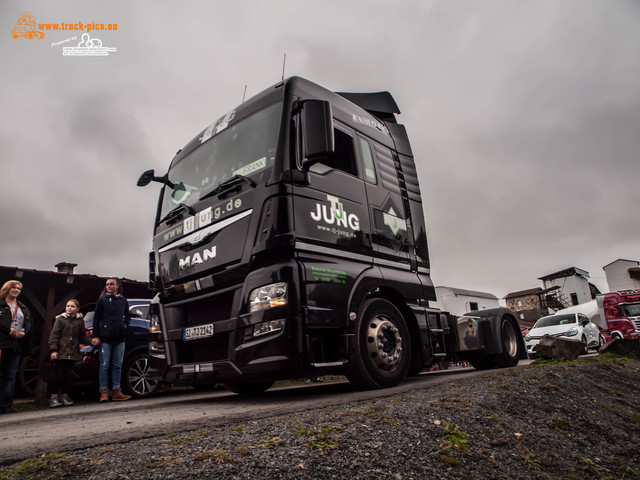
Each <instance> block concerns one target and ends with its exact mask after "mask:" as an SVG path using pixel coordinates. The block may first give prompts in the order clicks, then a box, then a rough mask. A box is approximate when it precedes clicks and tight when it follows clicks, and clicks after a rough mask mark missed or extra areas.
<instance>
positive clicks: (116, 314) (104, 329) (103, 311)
mask: <svg viewBox="0 0 640 480" xmlns="http://www.w3.org/2000/svg"><path fill="white" fill-rule="evenodd" d="M129 322H131V312H129V302H127V299H126V298H124V297H123V296H122V295H109V294H106V295H104V296H102V297H100V298H99V299H98V303H96V310H95V312H94V313H93V336H94V337H98V338H99V339H100V341H101V342H105V343H113V344H116V343H121V342H124V337H125V330H126V328H127V327H128V326H129Z"/></svg>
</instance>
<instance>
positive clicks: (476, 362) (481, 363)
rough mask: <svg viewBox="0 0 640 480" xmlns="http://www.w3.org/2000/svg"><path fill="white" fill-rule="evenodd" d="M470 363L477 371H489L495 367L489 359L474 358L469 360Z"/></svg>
mask: <svg viewBox="0 0 640 480" xmlns="http://www.w3.org/2000/svg"><path fill="white" fill-rule="evenodd" d="M469 363H470V364H471V366H472V367H473V368H475V369H476V370H489V369H490V368H493V367H494V365H493V363H492V362H491V359H490V358H488V357H474V358H470V359H469Z"/></svg>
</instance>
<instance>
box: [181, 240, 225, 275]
mask: <svg viewBox="0 0 640 480" xmlns="http://www.w3.org/2000/svg"><path fill="white" fill-rule="evenodd" d="M214 258H216V246H215V245H214V246H213V247H211V248H205V249H204V250H203V251H202V253H200V252H196V253H194V254H193V255H189V256H188V257H185V258H181V259H180V260H179V267H180V270H186V269H187V268H190V267H192V266H194V265H198V264H201V263H204V262H207V261H209V260H213V259H214Z"/></svg>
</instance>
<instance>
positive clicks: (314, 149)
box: [302, 100, 335, 168]
mask: <svg viewBox="0 0 640 480" xmlns="http://www.w3.org/2000/svg"><path fill="white" fill-rule="evenodd" d="M302 142H303V146H304V158H303V160H302V165H303V167H304V168H308V167H310V166H311V165H313V164H314V163H317V162H319V161H320V160H321V159H322V158H326V157H328V156H329V155H332V154H333V153H334V151H335V139H334V136H333V116H332V112H331V104H330V103H329V102H327V101H326V100H304V101H303V102H302Z"/></svg>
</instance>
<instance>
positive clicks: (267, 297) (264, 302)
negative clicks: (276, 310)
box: [249, 282, 287, 312]
mask: <svg viewBox="0 0 640 480" xmlns="http://www.w3.org/2000/svg"><path fill="white" fill-rule="evenodd" d="M286 304H287V284H286V283H284V282H279V283H272V284H270V285H265V286H263V287H260V288H256V289H254V290H252V291H251V293H250V294H249V311H250V312H257V311H258V310H264V309H267V308H273V307H281V306H283V305H286Z"/></svg>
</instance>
